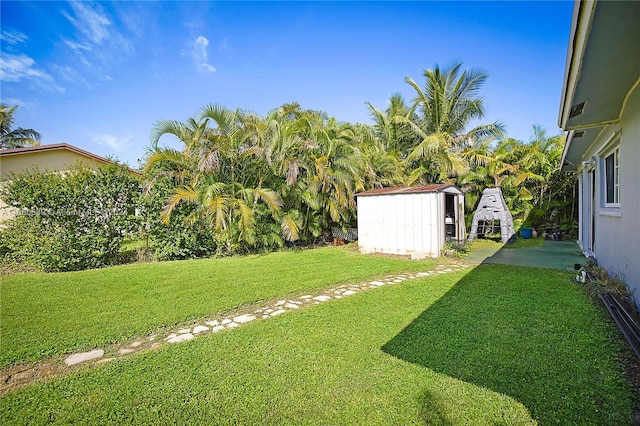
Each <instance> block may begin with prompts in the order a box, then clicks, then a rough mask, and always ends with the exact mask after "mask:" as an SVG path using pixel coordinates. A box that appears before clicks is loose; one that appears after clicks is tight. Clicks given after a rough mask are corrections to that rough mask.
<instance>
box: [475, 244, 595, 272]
mask: <svg viewBox="0 0 640 426" xmlns="http://www.w3.org/2000/svg"><path fill="white" fill-rule="evenodd" d="M466 260H468V261H470V262H475V263H497V264H501V265H519V266H534V267H539V268H550V269H563V270H572V271H573V265H574V264H576V263H579V264H584V263H585V262H586V258H585V257H584V255H583V254H582V252H581V251H580V247H578V244H576V243H575V242H574V241H550V240H545V241H543V242H542V246H540V247H529V248H503V247H501V248H499V249H478V250H474V251H473V252H472V253H471V254H470V255H469V256H468V257H467V259H466Z"/></svg>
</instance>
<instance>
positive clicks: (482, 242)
mask: <svg viewBox="0 0 640 426" xmlns="http://www.w3.org/2000/svg"><path fill="white" fill-rule="evenodd" d="M543 242H544V238H542V237H536V238H528V239H526V240H525V239H524V238H520V237H518V238H516V242H515V243H513V244H503V243H502V241H501V240H500V238H497V239H489V238H477V239H475V240H473V241H472V242H471V247H472V250H478V249H495V250H498V249H501V248H505V249H518V248H531V247H540V246H542V243H543Z"/></svg>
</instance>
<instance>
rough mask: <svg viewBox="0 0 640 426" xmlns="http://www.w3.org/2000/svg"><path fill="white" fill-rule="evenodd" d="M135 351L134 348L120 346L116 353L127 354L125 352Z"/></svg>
mask: <svg viewBox="0 0 640 426" xmlns="http://www.w3.org/2000/svg"><path fill="white" fill-rule="evenodd" d="M135 351H136V350H135V349H127V348H122V349H120V350H118V353H119V354H120V355H127V354H130V353H133V352H135Z"/></svg>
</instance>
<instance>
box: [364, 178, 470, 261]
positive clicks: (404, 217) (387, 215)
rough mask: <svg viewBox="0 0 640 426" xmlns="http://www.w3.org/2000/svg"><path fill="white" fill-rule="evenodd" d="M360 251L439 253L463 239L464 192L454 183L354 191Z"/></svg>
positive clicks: (414, 253) (433, 254)
mask: <svg viewBox="0 0 640 426" xmlns="http://www.w3.org/2000/svg"><path fill="white" fill-rule="evenodd" d="M356 197H357V202H358V247H359V248H360V251H361V252H363V253H387V254H399V255H411V256H412V258H423V257H425V256H428V257H438V256H439V255H440V251H441V250H442V248H443V246H444V244H445V242H446V241H450V240H456V241H462V240H464V239H465V223H464V193H463V192H462V191H460V190H459V189H458V188H456V187H455V185H451V184H439V185H426V186H416V187H398V188H381V189H373V190H370V191H365V192H361V193H359V194H356Z"/></svg>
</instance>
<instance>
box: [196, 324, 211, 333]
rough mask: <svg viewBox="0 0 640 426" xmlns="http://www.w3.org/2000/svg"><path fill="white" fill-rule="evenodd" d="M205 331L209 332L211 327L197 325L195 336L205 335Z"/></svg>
mask: <svg viewBox="0 0 640 426" xmlns="http://www.w3.org/2000/svg"><path fill="white" fill-rule="evenodd" d="M205 331H209V327H207V326H205V325H196V326H195V327H193V334H200V333H204V332H205Z"/></svg>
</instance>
